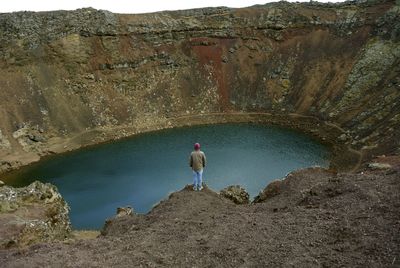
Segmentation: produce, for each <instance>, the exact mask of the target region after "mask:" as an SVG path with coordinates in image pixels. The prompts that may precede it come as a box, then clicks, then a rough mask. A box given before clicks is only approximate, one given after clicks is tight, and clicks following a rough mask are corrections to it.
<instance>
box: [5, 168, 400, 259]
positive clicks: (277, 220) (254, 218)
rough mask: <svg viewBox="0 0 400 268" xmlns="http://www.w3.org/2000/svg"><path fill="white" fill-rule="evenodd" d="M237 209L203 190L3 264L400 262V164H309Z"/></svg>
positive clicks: (19, 252) (13, 253)
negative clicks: (337, 169)
mask: <svg viewBox="0 0 400 268" xmlns="http://www.w3.org/2000/svg"><path fill="white" fill-rule="evenodd" d="M257 202H258V203H253V204H247V205H246V204H245V205H237V204H235V203H234V202H233V201H231V200H229V199H226V198H224V197H222V196H221V195H219V194H217V193H215V192H213V191H212V190H210V189H208V188H206V189H205V190H203V191H201V192H194V191H192V190H191V189H190V187H186V188H185V189H183V190H181V191H179V192H176V193H173V194H171V195H170V196H169V198H168V199H167V200H165V201H162V202H161V203H160V204H158V205H157V206H156V207H155V208H154V209H153V210H152V211H151V212H150V213H149V214H147V215H136V214H133V215H131V216H119V217H116V218H114V219H112V220H110V221H107V224H106V225H105V227H104V229H103V230H102V235H100V236H99V237H98V238H95V239H89V240H69V241H68V242H55V243H51V244H37V245H34V246H31V247H29V248H21V249H16V248H14V249H9V250H2V251H0V261H1V264H2V267H135V266H146V267H157V266H169V267H174V266H175V267H177V266H180V267H216V266H218V267H221V266H230V267H232V266H245V267H248V266H256V267H260V266H264V267H398V265H400V173H399V169H398V167H397V168H391V169H385V170H366V171H364V172H361V173H359V174H336V173H333V172H330V171H327V170H323V169H318V168H310V169H305V170H301V171H296V172H293V173H291V174H289V175H288V176H287V177H286V178H285V179H284V180H283V181H281V182H275V183H273V184H271V185H270V186H269V187H267V188H266V189H265V191H264V193H263V194H262V195H260V198H259V199H258V201H257Z"/></svg>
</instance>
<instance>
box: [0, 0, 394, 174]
mask: <svg viewBox="0 0 400 268" xmlns="http://www.w3.org/2000/svg"><path fill="white" fill-rule="evenodd" d="M399 74H400V6H399V4H396V3H395V2H394V1H367V2H363V3H353V2H349V3H343V4H316V3H302V4H295V3H285V2H282V3H272V4H267V5H263V6H254V7H249V8H243V9H229V8H212V9H209V8H206V9H196V10H187V11H176V12H160V13H152V14H143V15H122V14H113V13H110V12H107V11H98V10H94V9H81V10H77V11H71V12H66V11H58V12H43V13H32V12H20V13H12V14H0V89H1V90H0V157H1V158H0V159H2V168H1V169H2V170H7V169H10V168H12V167H14V166H18V165H20V164H24V163H26V162H30V161H33V160H32V159H35V158H38V157H39V156H40V155H45V154H49V153H51V152H62V151H65V150H69V149H73V148H78V147H79V146H82V145H88V144H92V143H96V142H100V141H102V140H108V139H113V138H118V137H123V136H127V135H131V134H134V133H137V132H140V131H146V130H149V129H157V128H165V127H171V126H175V125H177V124H176V120H177V118H180V120H181V121H182V118H187V119H185V120H187V121H188V122H189V121H191V118H192V117H196V116H201V115H203V116H204V117H206V116H207V115H208V114H222V115H224V114H233V113H271V114H272V115H273V116H280V118H285V117H286V116H288V117H287V118H288V120H294V119H291V117H289V115H291V114H299V115H302V116H310V117H315V118H317V119H319V120H321V121H324V122H327V123H329V124H335V125H337V126H338V127H339V128H340V129H342V131H341V132H340V133H338V135H337V137H336V138H337V142H340V143H347V144H348V145H351V146H352V147H354V148H355V149H362V150H364V151H365V152H366V155H369V154H377V153H395V154H398V153H399V140H400V137H399V133H400V75H399ZM297 120H300V119H297Z"/></svg>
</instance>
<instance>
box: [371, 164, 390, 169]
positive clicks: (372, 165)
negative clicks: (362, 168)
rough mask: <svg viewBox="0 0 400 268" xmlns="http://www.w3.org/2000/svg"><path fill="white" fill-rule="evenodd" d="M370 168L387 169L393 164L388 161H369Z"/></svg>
mask: <svg viewBox="0 0 400 268" xmlns="http://www.w3.org/2000/svg"><path fill="white" fill-rule="evenodd" d="M368 168H370V169H372V170H385V169H391V168H392V166H391V165H390V164H387V163H369V164H368Z"/></svg>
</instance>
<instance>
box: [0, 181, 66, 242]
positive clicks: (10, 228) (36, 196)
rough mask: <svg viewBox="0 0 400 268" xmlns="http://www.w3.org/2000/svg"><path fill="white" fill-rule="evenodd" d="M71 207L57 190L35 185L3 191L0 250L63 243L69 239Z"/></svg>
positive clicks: (1, 194)
mask: <svg viewBox="0 0 400 268" xmlns="http://www.w3.org/2000/svg"><path fill="white" fill-rule="evenodd" d="M68 212H69V207H68V205H67V203H66V202H65V201H64V199H63V198H62V197H61V195H60V193H59V192H58V190H57V188H56V187H55V186H54V185H51V184H49V183H46V184H44V183H41V182H39V181H35V182H33V183H32V184H30V185H29V186H27V187H23V188H13V187H10V186H3V187H1V188H0V226H1V228H0V241H2V242H1V244H0V248H8V247H14V246H17V247H22V246H27V245H30V244H33V243H39V242H46V241H47V242H48V241H54V240H63V239H65V238H66V237H68V236H69V234H70V231H71V223H70V221H69V216H68Z"/></svg>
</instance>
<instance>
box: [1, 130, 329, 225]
mask: <svg viewBox="0 0 400 268" xmlns="http://www.w3.org/2000/svg"><path fill="white" fill-rule="evenodd" d="M195 142H200V143H201V146H202V148H201V149H202V150H203V151H204V152H205V154H206V156H207V160H208V165H207V167H206V169H205V171H204V175H203V178H204V182H205V183H207V185H209V186H210V187H211V188H213V189H215V190H220V189H222V188H224V187H226V186H228V185H233V184H239V185H242V186H243V187H244V188H245V189H246V190H247V191H248V192H249V193H250V195H251V196H252V197H254V196H255V195H257V194H258V192H259V191H260V190H261V189H263V188H264V187H265V186H266V185H267V184H268V182H270V181H271V180H273V179H275V178H281V177H283V176H285V175H286V174H287V173H288V172H290V171H292V170H295V169H299V168H303V167H309V166H314V165H319V166H328V165H329V151H328V149H327V148H326V147H325V146H323V145H321V144H319V143H317V142H316V141H315V140H313V139H311V138H310V137H308V136H306V135H303V134H301V133H299V132H296V131H292V130H288V129H284V128H280V127H275V126H265V125H257V124H222V125H207V126H196V127H190V128H178V129H169V130H163V131H157V132H152V133H147V134H142V135H138V136H135V137H132V138H129V139H124V140H120V141H116V142H113V143H109V144H103V145H99V146H94V147H89V148H86V149H82V150H78V151H75V152H72V153H68V154H64V155H59V156H55V157H52V158H50V159H48V160H45V161H42V162H39V163H37V164H34V165H32V166H29V167H27V168H24V169H22V170H21V171H19V172H17V173H14V174H11V175H10V177H8V178H6V181H7V182H8V183H9V184H12V185H14V186H25V185H27V184H29V183H30V182H32V181H34V180H36V179H38V180H40V181H43V182H50V183H53V184H55V185H56V186H57V187H58V189H59V191H60V192H61V194H62V195H63V197H64V198H65V200H66V201H67V202H68V204H69V205H70V207H71V212H70V217H71V221H72V225H73V226H74V228H77V229H93V228H100V227H101V226H102V225H103V223H104V220H105V219H106V218H108V217H111V216H113V215H114V214H115V210H116V208H117V207H119V206H127V205H130V206H132V207H134V210H135V211H136V212H138V213H146V212H148V211H149V210H150V209H151V208H152V206H153V205H154V204H156V203H157V202H159V201H160V200H162V199H163V198H165V197H167V196H168V194H169V193H171V192H173V191H177V190H180V189H182V188H183V187H184V186H185V185H186V184H189V183H192V173H191V170H190V168H189V154H190V152H191V150H192V147H193V144H194V143H195Z"/></svg>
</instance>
